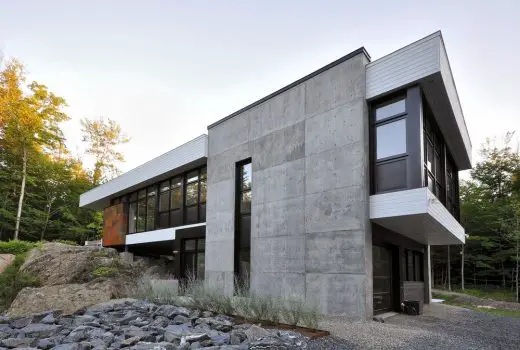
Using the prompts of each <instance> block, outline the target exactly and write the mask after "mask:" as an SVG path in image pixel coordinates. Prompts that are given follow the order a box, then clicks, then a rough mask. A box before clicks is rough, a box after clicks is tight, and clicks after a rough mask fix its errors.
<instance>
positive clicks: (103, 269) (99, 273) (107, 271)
mask: <svg viewBox="0 0 520 350" xmlns="http://www.w3.org/2000/svg"><path fill="white" fill-rule="evenodd" d="M116 273H117V269H116V268H115V267H112V266H99V267H98V268H96V269H95V270H94V271H92V276H94V277H95V278H97V277H112V276H114V275H115V274H116Z"/></svg>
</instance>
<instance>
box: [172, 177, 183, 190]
mask: <svg viewBox="0 0 520 350" xmlns="http://www.w3.org/2000/svg"><path fill="white" fill-rule="evenodd" d="M181 186H182V178H181V177H176V178H174V179H173V180H172V188H174V187H181Z"/></svg>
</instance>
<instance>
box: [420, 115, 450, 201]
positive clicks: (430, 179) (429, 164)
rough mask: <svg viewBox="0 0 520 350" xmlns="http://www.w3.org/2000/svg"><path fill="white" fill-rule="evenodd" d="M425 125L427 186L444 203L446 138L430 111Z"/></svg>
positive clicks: (425, 172) (425, 119) (425, 118)
mask: <svg viewBox="0 0 520 350" xmlns="http://www.w3.org/2000/svg"><path fill="white" fill-rule="evenodd" d="M423 125H424V180H425V186H427V187H428V188H429V189H430V191H431V192H432V193H433V194H435V195H436V196H437V198H439V199H440V200H441V201H442V202H443V203H444V202H445V201H444V196H445V192H444V191H445V187H444V183H445V182H444V140H443V138H442V136H441V133H440V131H439V130H438V129H437V126H436V125H435V124H434V122H433V119H432V118H431V117H430V115H429V113H428V112H426V113H425V114H424V122H423Z"/></svg>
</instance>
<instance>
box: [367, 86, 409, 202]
mask: <svg viewBox="0 0 520 350" xmlns="http://www.w3.org/2000/svg"><path fill="white" fill-rule="evenodd" d="M406 121H407V111H406V97H404V96H399V97H396V98H394V99H391V100H390V101H385V102H384V103H381V104H376V105H375V106H374V109H373V117H372V129H373V132H372V135H373V140H374V142H373V159H374V162H375V167H374V181H375V182H374V188H375V192H376V193H381V192H390V191H395V190H399V189H403V188H406V185H407V184H406V167H407V163H406V157H407V155H408V154H407V146H406Z"/></svg>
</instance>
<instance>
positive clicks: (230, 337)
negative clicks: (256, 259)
mask: <svg viewBox="0 0 520 350" xmlns="http://www.w3.org/2000/svg"><path fill="white" fill-rule="evenodd" d="M307 342H308V339H307V338H305V337H304V336H302V335H301V334H299V333H295V332H291V331H281V330H266V329H264V328H261V327H258V326H255V325H251V324H237V323H235V321H234V320H233V318H231V317H228V316H223V315H216V314H214V313H211V312H207V311H206V312H201V311H199V310H190V309H187V308H184V307H177V306H173V305H157V304H154V303H150V302H147V301H137V300H132V299H127V300H116V301H111V302H108V303H103V304H99V305H95V306H92V307H89V308H86V309H84V310H81V311H79V312H76V313H75V314H73V315H69V316H63V315H61V312H60V311H47V312H43V313H40V314H36V315H32V316H29V317H21V318H12V319H8V318H6V317H4V318H0V348H2V347H3V348H16V347H24V348H39V349H56V350H87V349H119V348H128V349H136V350H145V349H154V350H161V349H167V350H173V349H197V348H211V349H305V348H306V347H307Z"/></svg>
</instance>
